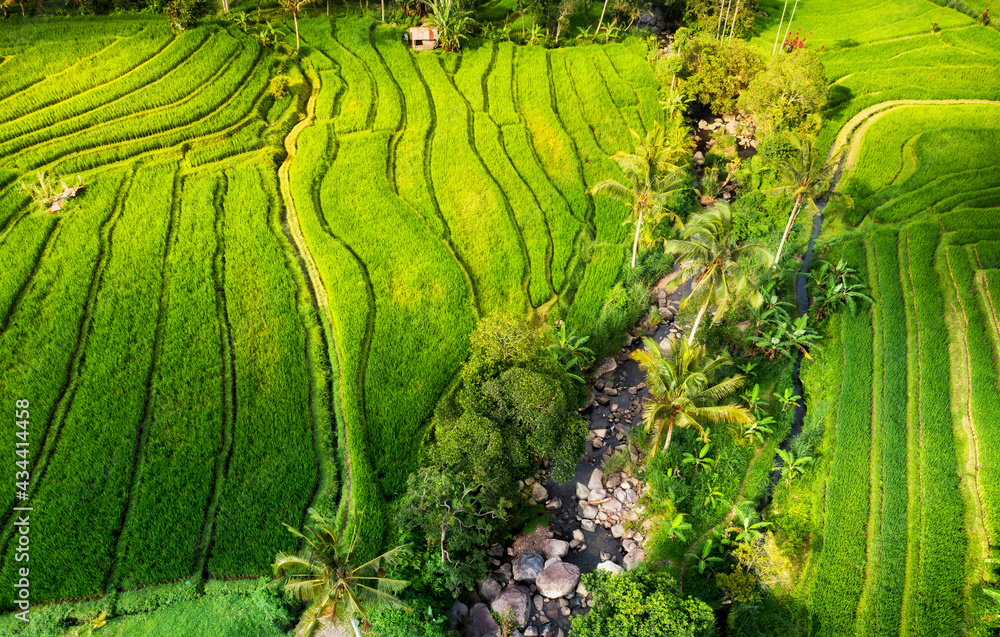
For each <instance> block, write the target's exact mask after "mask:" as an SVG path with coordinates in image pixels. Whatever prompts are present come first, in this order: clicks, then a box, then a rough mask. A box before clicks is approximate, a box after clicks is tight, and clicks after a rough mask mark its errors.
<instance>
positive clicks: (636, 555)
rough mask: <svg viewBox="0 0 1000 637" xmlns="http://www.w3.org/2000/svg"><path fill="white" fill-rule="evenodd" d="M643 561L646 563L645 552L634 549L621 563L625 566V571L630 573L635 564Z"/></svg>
mask: <svg viewBox="0 0 1000 637" xmlns="http://www.w3.org/2000/svg"><path fill="white" fill-rule="evenodd" d="M644 561H646V552H645V551H643V550H642V549H635V550H634V551H629V553H628V555H626V556H625V559H624V560H622V563H623V564H624V565H625V570H627V571H631V570H632V569H633V568H635V566H636V565H637V564H639V563H640V562H644Z"/></svg>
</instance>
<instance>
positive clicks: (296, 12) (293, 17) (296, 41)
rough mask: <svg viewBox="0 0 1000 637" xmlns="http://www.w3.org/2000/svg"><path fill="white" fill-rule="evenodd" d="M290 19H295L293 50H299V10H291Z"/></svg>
mask: <svg viewBox="0 0 1000 637" xmlns="http://www.w3.org/2000/svg"><path fill="white" fill-rule="evenodd" d="M292 19H294V20H295V52H296V53H298V52H299V12H298V11H293V12H292Z"/></svg>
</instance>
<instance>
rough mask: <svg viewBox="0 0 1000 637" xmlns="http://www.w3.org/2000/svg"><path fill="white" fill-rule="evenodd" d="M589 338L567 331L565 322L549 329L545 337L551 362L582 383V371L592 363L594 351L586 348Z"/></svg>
mask: <svg viewBox="0 0 1000 637" xmlns="http://www.w3.org/2000/svg"><path fill="white" fill-rule="evenodd" d="M588 340H590V337H589V336H579V335H577V334H574V333H573V332H570V331H567V329H566V322H565V321H562V322H560V323H559V325H558V327H552V326H550V327H549V333H548V334H547V335H546V341H548V342H547V343H546V345H545V346H546V348H547V349H548V351H549V355H550V356H551V357H552V360H554V361H555V362H557V363H559V365H560V366H562V368H563V370H565V371H566V374H567V375H568V376H569V377H570V378H572V379H573V380H575V381H577V382H579V383H584V382H585V381H584V379H583V377H582V376H581V374H583V371H584V370H585V369H587V368H588V367H590V365H591V364H592V363H593V362H594V350H592V349H590V348H589V347H586V343H587V341H588Z"/></svg>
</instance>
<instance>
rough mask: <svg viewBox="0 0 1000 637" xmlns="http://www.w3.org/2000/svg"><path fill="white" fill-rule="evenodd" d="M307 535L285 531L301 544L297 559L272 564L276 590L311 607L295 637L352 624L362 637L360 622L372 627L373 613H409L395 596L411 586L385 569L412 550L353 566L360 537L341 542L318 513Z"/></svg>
mask: <svg viewBox="0 0 1000 637" xmlns="http://www.w3.org/2000/svg"><path fill="white" fill-rule="evenodd" d="M309 514H310V518H311V522H312V523H311V524H310V525H307V526H306V527H305V529H304V531H305V532H304V533H302V532H299V531H297V530H295V529H293V528H292V527H290V526H288V525H285V526H286V528H287V529H288V530H289V532H290V533H292V535H294V536H295V537H297V538H299V539H300V540H302V542H303V546H302V549H301V550H300V551H299V553H298V554H297V555H289V554H287V553H278V555H277V557H276V558H275V562H274V564H273V569H274V576H275V578H276V580H275V584H276V585H279V586H283V587H284V590H285V592H286V593H287V594H289V595H290V596H292V597H294V598H295V599H297V600H300V601H304V602H307V603H308V606H307V607H306V610H305V612H304V613H303V615H302V621H301V622H300V623H299V627H298V629H297V630H296V633H295V634H296V635H297V637H309V636H310V635H313V634H315V632H316V631H317V630H318V629H320V628H323V627H326V626H329V625H331V624H338V623H341V622H343V621H349V622H350V623H351V625H352V626H353V628H354V632H355V634H356V635H357V636H358V637H360V635H361V631H360V630H359V628H358V625H359V621H358V618H361V619H363V620H364V621H366V622H367V621H368V613H369V611H370V610H371V609H373V608H375V607H390V608H399V609H403V610H406V611H409V610H410V608H409V607H407V606H406V605H405V604H404V603H403V602H401V601H400V600H399V599H398V598H397V597H395V593H398V592H399V591H400V590H402V589H403V588H404V587H405V586H406V585H407V582H405V581H403V580H398V579H392V578H389V577H386V576H385V569H386V568H391V567H392V566H394V565H396V564H398V563H399V561H400V558H402V557H403V556H404V555H405V554H406V552H408V550H409V547H408V546H399V547H396V548H394V549H392V550H390V551H387V552H385V553H383V554H382V555H379V556H378V557H376V558H374V559H371V560H368V561H366V562H363V563H361V564H358V565H355V560H356V559H357V556H356V555H355V547H356V544H357V533H355V534H354V537H353V538H352V539H351V540H350V541H345V539H344V538H343V537H342V536H338V534H337V532H336V530H335V529H334V528H333V526H332V525H331V524H330V523H329V522H328V521H327V520H326V519H324V518H323V517H322V516H321V515H320V514H319V513H317V512H316V511H315V510H314V509H309Z"/></svg>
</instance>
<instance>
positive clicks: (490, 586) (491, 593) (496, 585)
mask: <svg viewBox="0 0 1000 637" xmlns="http://www.w3.org/2000/svg"><path fill="white" fill-rule="evenodd" d="M478 590H479V597H481V598H482V599H485V600H486V601H487V602H492V601H493V600H494V599H495V598H496V596H497V595H499V594H500V590H501V586H500V582H498V581H496V580H495V579H493V578H492V577H487V578H486V579H484V580H483V581H481V582H479V589H478Z"/></svg>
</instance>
